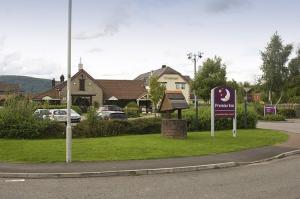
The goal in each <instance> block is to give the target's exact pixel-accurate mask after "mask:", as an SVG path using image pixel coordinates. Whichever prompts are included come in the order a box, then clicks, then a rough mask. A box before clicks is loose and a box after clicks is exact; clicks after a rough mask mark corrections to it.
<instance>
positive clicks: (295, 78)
mask: <svg viewBox="0 0 300 199" xmlns="http://www.w3.org/2000/svg"><path fill="white" fill-rule="evenodd" d="M288 70H289V77H288V83H287V98H288V101H289V102H297V103H299V102H300V48H299V49H298V51H297V55H296V57H295V58H293V59H291V61H290V62H289V65H288Z"/></svg>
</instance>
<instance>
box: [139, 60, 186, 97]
mask: <svg viewBox="0 0 300 199" xmlns="http://www.w3.org/2000/svg"><path fill="white" fill-rule="evenodd" d="M152 75H155V76H157V77H158V81H159V82H161V83H162V84H164V85H165V86H166V90H179V91H181V92H182V93H183V95H184V97H185V99H186V101H187V102H189V101H190V93H191V89H190V82H191V79H190V77H189V76H184V75H182V74H181V73H179V72H178V71H176V70H174V69H173V68H171V67H169V66H166V65H162V67H161V68H159V69H157V70H153V71H150V72H147V73H143V74H141V75H139V76H138V77H136V78H135V80H140V81H144V83H145V85H146V87H147V88H148V86H149V79H150V77H151V76H152Z"/></svg>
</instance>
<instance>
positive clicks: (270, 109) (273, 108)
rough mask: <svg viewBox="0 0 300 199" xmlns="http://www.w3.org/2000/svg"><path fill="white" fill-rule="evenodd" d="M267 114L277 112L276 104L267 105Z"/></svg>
mask: <svg viewBox="0 0 300 199" xmlns="http://www.w3.org/2000/svg"><path fill="white" fill-rule="evenodd" d="M264 111H265V114H276V106H274V105H265V110H264Z"/></svg>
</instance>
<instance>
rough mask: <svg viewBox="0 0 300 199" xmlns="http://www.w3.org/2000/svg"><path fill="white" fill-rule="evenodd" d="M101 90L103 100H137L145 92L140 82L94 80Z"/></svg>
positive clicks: (142, 83)
mask: <svg viewBox="0 0 300 199" xmlns="http://www.w3.org/2000/svg"><path fill="white" fill-rule="evenodd" d="M96 82H97V83H98V84H99V85H100V86H101V88H102V89H103V94H104V96H103V97H104V100H107V99H109V98H111V97H116V98H117V99H119V100H120V99H138V98H139V97H140V96H141V95H143V94H144V93H146V92H147V90H146V89H145V86H144V82H143V81H140V80H96Z"/></svg>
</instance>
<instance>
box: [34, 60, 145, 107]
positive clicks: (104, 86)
mask: <svg viewBox="0 0 300 199" xmlns="http://www.w3.org/2000/svg"><path fill="white" fill-rule="evenodd" d="M55 84H56V82H55V81H53V88H51V89H50V90H48V91H46V92H43V93H39V94H37V95H35V96H34V97H33V100H34V101H39V102H45V101H47V102H49V103H50V104H62V103H67V81H64V78H61V82H60V83H59V84H58V85H55ZM146 94H147V90H146V88H145V86H144V82H143V81H139V80H100V79H94V78H93V77H92V76H91V75H90V74H89V73H87V72H86V71H85V70H84V69H83V64H82V63H80V64H79V65H78V72H77V73H76V74H75V75H73V76H72V77H71V98H72V105H77V106H84V107H87V106H91V105H95V104H96V103H98V104H99V105H100V106H102V105H104V104H116V105H119V106H121V107H124V106H126V105H127V104H128V103H129V102H131V101H134V102H138V103H140V101H142V102H143V104H146V105H149V104H150V101H149V100H148V99H147V100H143V99H142V98H143V96H145V95H146Z"/></svg>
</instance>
